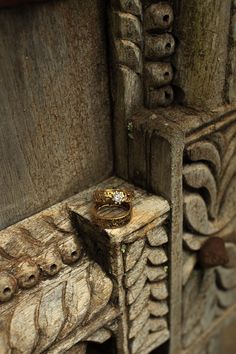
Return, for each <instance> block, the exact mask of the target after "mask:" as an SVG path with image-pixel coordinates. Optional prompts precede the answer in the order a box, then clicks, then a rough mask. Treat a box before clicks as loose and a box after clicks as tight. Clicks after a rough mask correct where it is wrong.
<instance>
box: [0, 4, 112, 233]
mask: <svg viewBox="0 0 236 354" xmlns="http://www.w3.org/2000/svg"><path fill="white" fill-rule="evenodd" d="M105 11H106V6H105V3H104V1H102V0H95V1H93V0H88V1H86V2H78V1H77V0H68V1H51V2H48V3H40V4H29V5H26V6H24V7H22V8H21V9H19V8H17V9H6V10H1V11H0V52H1V57H0V77H1V90H0V101H1V105H0V121H1V124H0V150H1V157H0V169H1V174H0V192H1V201H0V208H1V216H0V228H3V227H6V226H7V225H9V224H11V223H14V222H16V221H18V220H19V219H22V218H24V217H26V216H29V215H31V214H32V213H35V212H37V211H39V210H42V209H44V208H46V207H48V206H50V205H52V204H54V203H55V202H58V201H60V200H62V199H64V198H66V197H68V196H70V195H72V194H74V193H76V192H77V191H79V190H81V189H83V188H85V187H87V186H89V185H91V184H93V183H96V182H98V181H101V180H102V179H104V178H106V177H108V176H109V175H110V174H111V172H112V142H111V124H110V100H109V89H108V64H107V52H106V37H105ZM91 142H93V143H92V144H91Z"/></svg>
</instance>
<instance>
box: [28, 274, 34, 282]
mask: <svg viewBox="0 0 236 354" xmlns="http://www.w3.org/2000/svg"><path fill="white" fill-rule="evenodd" d="M28 281H29V282H30V283H33V282H34V281H35V276H34V275H33V274H32V275H30V276H29V278H28Z"/></svg>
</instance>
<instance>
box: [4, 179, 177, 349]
mask: <svg viewBox="0 0 236 354" xmlns="http://www.w3.org/2000/svg"><path fill="white" fill-rule="evenodd" d="M106 187H113V188H115V187H119V188H122V187H125V188H131V189H134V190H135V196H136V197H135V200H134V210H133V218H132V220H131V222H130V223H129V224H128V225H126V226H124V227H122V228H120V229H117V230H115V229H114V230H105V231H104V230H101V229H99V228H98V227H97V226H95V225H94V224H93V223H92V222H91V220H90V218H91V202H92V195H93V192H94V191H95V190H96V189H97V188H106ZM169 209H170V208H169V204H168V202H167V201H166V200H164V199H163V198H161V197H158V196H153V195H150V194H148V193H147V192H145V191H143V190H141V189H139V188H134V186H132V185H130V184H128V183H126V182H124V181H122V180H120V179H117V178H111V179H109V180H106V181H104V182H103V183H101V184H99V185H95V186H93V187H92V188H90V189H88V190H85V191H83V192H81V193H79V194H77V195H75V196H73V197H71V198H70V199H67V200H65V201H63V202H62V203H59V204H57V205H55V206H53V207H51V208H49V209H46V210H44V211H43V212H41V213H39V214H36V215H34V216H32V217H30V218H28V219H25V220H23V221H21V222H19V223H17V224H15V225H12V226H10V227H8V228H7V229H5V230H2V231H1V232H0V270H1V272H0V313H1V319H2V324H1V331H0V332H1V341H2V343H3V344H2V347H3V348H4V350H5V352H6V353H13V351H14V350H15V349H16V348H17V350H20V351H21V352H22V353H29V354H30V353H42V352H44V351H45V350H47V352H48V353H51V354H59V353H61V354H62V353H66V352H67V351H69V353H70V351H71V352H72V353H73V351H75V352H76V350H77V349H78V350H79V353H80V352H81V353H83V351H84V350H85V348H86V345H85V344H86V342H89V341H94V342H97V343H103V342H104V341H106V340H107V339H109V338H110V337H111V336H112V335H115V336H116V338H117V348H118V350H119V352H120V353H127V354H128V353H138V351H139V350H140V348H141V347H142V348H143V351H144V352H145V353H148V352H149V350H151V349H152V348H155V347H157V346H159V345H161V344H162V343H163V342H165V341H167V339H168V338H169V329H168V322H167V319H166V315H167V314H168V313H169V306H168V297H169V290H168V279H169V274H168V266H167V265H168V263H167V262H168V253H167V252H166V250H164V248H165V246H166V245H167V244H168V242H169V238H168V232H169V230H168V228H166V226H165V222H166V219H167V218H168V212H169ZM72 212H73V214H71V213H72ZM74 213H76V215H77V217H78V218H79V219H80V221H81V220H82V224H81V223H80V224H78V225H76V223H75V220H74V217H73V215H74ZM88 222H89V224H90V227H88ZM81 226H82V227H81ZM91 230H92V235H93V238H91ZM94 236H96V237H97V239H96V238H94ZM90 238H91V242H92V243H93V247H94V252H95V254H98V255H100V257H101V251H102V249H103V248H104V247H105V251H106V253H105V254H104V258H106V262H105V263H106V264H108V265H109V267H105V266H104V263H103V262H100V261H101V259H100V260H99V259H96V258H95V257H93V254H91V253H90V252H86V251H87V250H88V248H87V247H86V244H85V242H84V240H88V239H90ZM104 241H105V242H104ZM13 244H14V247H13V246H12V245H13ZM140 251H141V252H140ZM96 261H97V262H96ZM98 263H99V264H100V266H99V265H98ZM150 269H151V271H152V272H150V275H149V274H148V271H149V270H150ZM104 270H105V272H104ZM107 274H109V275H107ZM146 305H147V306H146ZM36 314H37V315H36ZM120 314H122V316H121V317H120ZM25 319H27V321H25ZM116 319H117V320H118V322H117V321H116V322H114V320H116ZM22 333H24V336H23V335H22ZM129 342H130V343H131V344H130V346H131V347H130V348H132V349H130V350H131V352H130V351H129ZM77 343H78V346H75V344H77ZM71 348H72V349H71Z"/></svg>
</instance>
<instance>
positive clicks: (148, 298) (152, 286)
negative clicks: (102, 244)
mask: <svg viewBox="0 0 236 354" xmlns="http://www.w3.org/2000/svg"><path fill="white" fill-rule="evenodd" d="M167 244H168V236H167V232H166V229H165V227H164V226H157V227H154V228H152V229H150V230H149V231H148V232H147V234H146V237H144V238H142V239H137V240H135V241H134V242H132V243H127V244H125V243H124V244H122V246H121V250H122V252H123V260H124V269H125V273H124V285H125V294H126V304H127V312H128V340H129V343H130V353H132V354H136V353H142V354H145V353H150V352H151V351H152V350H153V349H154V348H157V347H158V346H160V345H161V344H163V343H164V342H166V341H167V340H168V339H169V329H168V320H167V316H168V312H169V305H168V296H169V290H168V253H167V248H166V246H167Z"/></svg>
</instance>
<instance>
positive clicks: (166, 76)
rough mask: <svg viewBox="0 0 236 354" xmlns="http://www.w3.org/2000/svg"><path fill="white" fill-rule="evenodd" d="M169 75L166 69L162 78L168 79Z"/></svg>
mask: <svg viewBox="0 0 236 354" xmlns="http://www.w3.org/2000/svg"><path fill="white" fill-rule="evenodd" d="M169 76H170V73H169V72H168V71H166V72H165V73H164V78H165V79H168V78H169Z"/></svg>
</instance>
